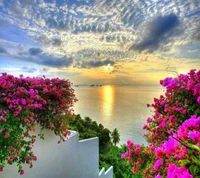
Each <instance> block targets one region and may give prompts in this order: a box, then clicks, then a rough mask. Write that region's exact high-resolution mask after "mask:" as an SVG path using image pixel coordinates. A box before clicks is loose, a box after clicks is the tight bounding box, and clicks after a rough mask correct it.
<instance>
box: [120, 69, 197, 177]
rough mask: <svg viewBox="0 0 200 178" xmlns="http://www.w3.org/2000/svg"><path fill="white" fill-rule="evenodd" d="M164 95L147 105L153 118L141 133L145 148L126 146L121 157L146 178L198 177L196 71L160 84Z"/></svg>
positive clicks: (162, 81)
mask: <svg viewBox="0 0 200 178" xmlns="http://www.w3.org/2000/svg"><path fill="white" fill-rule="evenodd" d="M160 84H161V85H162V86H163V87H165V88H166V92H165V95H164V96H163V95H161V96H160V98H154V103H153V104H151V105H149V104H148V105H147V106H148V107H152V108H153V109H154V114H153V116H152V117H151V118H150V117H149V118H147V124H145V125H144V126H143V129H145V130H146V131H147V134H146V135H145V137H146V139H147V141H148V143H149V144H148V146H143V145H138V144H134V143H133V142H132V141H130V140H129V141H128V142H127V148H128V150H127V152H126V153H124V154H123V155H122V158H123V159H128V161H129V162H130V163H131V165H132V167H133V169H132V170H133V173H134V174H137V173H138V171H142V172H143V176H144V177H147V178H152V177H155V178H165V177H167V178H193V177H194V178H198V177H200V71H196V70H191V71H190V72H189V73H188V74H186V75H183V74H181V75H179V76H178V77H176V78H166V79H164V80H161V81H160Z"/></svg>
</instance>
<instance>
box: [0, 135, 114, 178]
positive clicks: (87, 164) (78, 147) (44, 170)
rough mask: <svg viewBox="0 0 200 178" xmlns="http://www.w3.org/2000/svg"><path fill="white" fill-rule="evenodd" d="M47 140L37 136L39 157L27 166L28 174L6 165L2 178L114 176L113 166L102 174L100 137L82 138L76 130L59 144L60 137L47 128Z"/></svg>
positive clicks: (35, 150) (35, 151) (107, 177)
mask: <svg viewBox="0 0 200 178" xmlns="http://www.w3.org/2000/svg"><path fill="white" fill-rule="evenodd" d="M44 133H45V140H41V139H39V138H38V139H37V141H36V143H35V147H34V149H33V151H34V153H35V155H36V156H37V157H38V160H37V161H35V162H34V163H33V168H31V169H30V168H29V167H28V166H26V165H24V166H23V169H24V170H25V174H24V175H23V176H21V175H19V174H18V173H17V167H16V166H15V165H11V166H10V165H7V166H6V167H5V168H4V171H3V172H2V173H0V178H22V177H23V178H99V177H100V178H112V177H113V169H112V167H111V169H110V170H109V171H108V172H107V173H106V174H105V171H104V172H102V173H99V140H98V138H92V139H87V140H83V141H79V138H78V133H77V132H75V133H73V134H72V136H71V137H70V138H69V139H68V140H67V141H66V142H64V143H60V144H57V141H58V139H59V138H58V137H56V136H55V135H54V134H53V133H51V132H49V131H45V132H44Z"/></svg>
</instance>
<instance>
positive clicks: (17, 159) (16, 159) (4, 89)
mask: <svg viewBox="0 0 200 178" xmlns="http://www.w3.org/2000/svg"><path fill="white" fill-rule="evenodd" d="M76 101H77V99H76V97H75V95H74V90H73V89H72V88H71V83H70V82H69V81H68V80H61V79H58V78H56V79H48V78H45V76H43V77H42V78H38V77H36V78H30V77H26V78H25V77H23V76H22V75H21V76H20V77H19V78H18V77H14V76H12V75H8V74H6V73H3V74H2V76H0V172H2V171H3V168H4V166H5V165H6V164H10V165H11V164H13V163H16V164H17V166H18V171H19V173H20V174H21V175H23V174H24V170H23V169H22V165H23V164H29V165H30V168H31V167H32V166H33V161H36V160H37V157H36V155H34V153H33V151H32V148H33V146H34V143H35V141H36V138H37V136H39V137H40V138H43V137H44V135H43V134H42V130H43V129H49V130H51V131H53V132H54V133H55V134H56V135H58V136H59V137H60V140H59V141H58V143H60V141H64V140H65V139H66V136H67V134H68V133H69V131H68V130H67V118H68V117H71V116H72V113H73V110H72V106H73V104H74V102H76ZM37 125H39V126H40V128H41V131H40V133H39V134H38V135H37V134H36V132H35V127H36V126H37Z"/></svg>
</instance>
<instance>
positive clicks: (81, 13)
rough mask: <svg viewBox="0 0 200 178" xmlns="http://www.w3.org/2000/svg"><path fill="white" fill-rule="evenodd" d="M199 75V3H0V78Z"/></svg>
mask: <svg viewBox="0 0 200 178" xmlns="http://www.w3.org/2000/svg"><path fill="white" fill-rule="evenodd" d="M190 69H197V70H199V69H200V0H0V73H2V72H7V73H8V74H12V75H15V76H19V75H20V74H23V75H24V76H31V77H32V76H39V77H41V76H43V75H45V76H47V77H49V78H55V77H58V78H64V79H69V80H70V81H72V82H73V83H74V84H87V85H90V84H105V85H106V84H117V85H158V84H159V80H161V79H164V78H165V77H169V76H172V77H174V76H176V75H177V73H178V74H180V73H187V72H189V70H190Z"/></svg>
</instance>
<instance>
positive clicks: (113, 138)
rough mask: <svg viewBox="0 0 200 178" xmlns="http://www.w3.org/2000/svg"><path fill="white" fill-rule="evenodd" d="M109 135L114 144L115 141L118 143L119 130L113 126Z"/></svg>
mask: <svg viewBox="0 0 200 178" xmlns="http://www.w3.org/2000/svg"><path fill="white" fill-rule="evenodd" d="M111 136H112V141H113V143H114V144H115V145H116V144H117V143H119V141H120V135H119V132H118V130H117V129H116V128H115V129H114V130H113V132H112V133H111Z"/></svg>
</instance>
